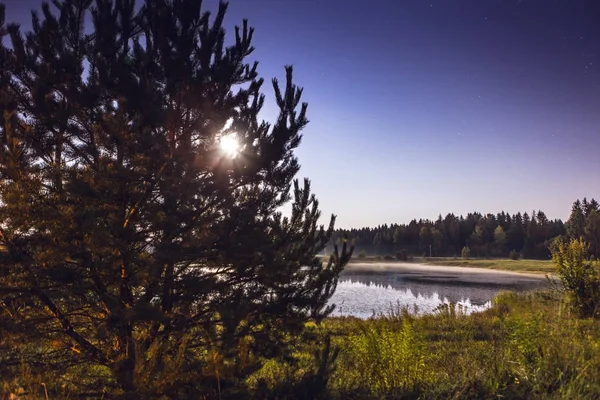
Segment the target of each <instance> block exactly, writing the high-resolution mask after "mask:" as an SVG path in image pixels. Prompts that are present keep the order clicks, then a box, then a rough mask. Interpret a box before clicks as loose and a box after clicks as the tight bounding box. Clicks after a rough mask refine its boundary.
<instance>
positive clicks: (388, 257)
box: [383, 254, 394, 261]
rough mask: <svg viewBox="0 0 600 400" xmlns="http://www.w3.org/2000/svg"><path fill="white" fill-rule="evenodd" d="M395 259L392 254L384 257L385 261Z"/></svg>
mask: <svg viewBox="0 0 600 400" xmlns="http://www.w3.org/2000/svg"><path fill="white" fill-rule="evenodd" d="M393 259H394V256H392V255H391V254H386V255H384V256H383V260H384V261H392V260H393Z"/></svg>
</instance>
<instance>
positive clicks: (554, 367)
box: [0, 292, 600, 400]
mask: <svg viewBox="0 0 600 400" xmlns="http://www.w3.org/2000/svg"><path fill="white" fill-rule="evenodd" d="M290 340H292V341H293V342H294V343H295V346H294V353H293V357H291V358H286V359H284V358H280V359H277V360H270V361H267V362H265V363H264V365H263V367H262V368H261V369H260V370H258V371H257V372H255V373H253V374H252V375H251V376H250V377H249V378H246V379H244V380H238V379H236V378H233V377H232V376H228V371H230V368H229V367H226V365H225V364H223V365H221V366H219V365H220V364H214V365H213V364H205V363H204V361H202V358H201V357H200V356H201V355H200V354H196V355H195V356H196V357H200V358H198V361H202V362H201V363H200V364H199V365H205V368H201V369H198V370H197V372H196V373H195V375H194V376H193V377H190V379H188V381H186V382H187V383H186V384H187V385H189V386H190V387H189V388H188V389H189V390H190V391H191V388H192V387H193V386H194V385H198V387H199V388H203V389H205V388H210V387H211V385H212V386H213V387H214V390H213V392H212V393H209V392H207V394H206V395H205V396H204V397H201V398H203V399H206V400H208V399H222V400H225V399H256V400H258V399H261V400H262V399H279V400H283V399H290V400H291V399H296V400H301V399H302V400H308V399H322V400H337V399H340V400H342V399H355V400H363V399H364V400H367V399H417V398H419V399H498V398H510V399H563V398H571V399H574V398H577V399H596V398H597V396H598V393H600V381H599V380H598V376H600V320H592V319H578V318H576V317H574V316H573V315H572V314H571V313H570V312H569V308H568V307H567V305H566V303H565V302H564V300H563V297H562V295H560V294H558V293H555V292H538V293H531V292H530V293H527V294H515V293H503V294H501V295H499V296H498V297H497V298H496V299H495V300H494V304H493V306H492V308H491V309H489V310H488V311H486V312H483V313H479V314H473V315H470V316H466V315H461V314H460V313H456V312H455V311H453V310H452V309H449V308H447V307H446V308H440V309H438V311H437V313H435V314H434V315H429V316H424V317H414V316H410V315H408V314H407V313H405V312H402V311H399V312H397V313H395V314H394V315H389V316H385V317H382V318H379V319H370V320H359V319H356V318H328V319H326V320H325V321H324V322H323V323H322V324H320V325H315V324H311V325H309V326H308V330H307V332H305V333H303V334H302V335H301V336H291V337H290ZM328 344H329V345H328ZM32 345H33V344H32ZM190 351H191V353H188V355H189V356H192V355H194V354H195V353H194V352H193V350H190ZM209 356H210V357H209ZM207 357H208V358H209V359H210V360H213V358H211V357H212V356H211V355H207ZM213 361H214V360H213ZM238 361H239V360H238ZM209 367H210V368H209ZM167 372H168V371H167ZM95 373H96V374H98V371H96V372H95ZM83 376H85V377H87V378H85V379H97V380H98V383H99V384H100V383H102V382H105V383H104V384H109V383H110V382H109V381H108V380H106V379H105V378H102V376H100V375H98V376H96V377H95V378H94V377H92V375H89V374H87V375H86V374H78V375H77V377H78V378H77V379H75V377H74V376H72V377H70V378H69V376H64V375H56V374H54V373H53V372H52V371H46V372H45V373H43V374H40V375H36V374H32V373H31V372H30V371H29V370H28V369H27V368H26V367H24V368H23V369H22V370H21V373H20V374H18V376H17V377H16V378H15V379H11V380H8V381H6V380H5V379H3V378H5V377H3V376H2V374H0V398H2V396H1V395H2V394H3V393H4V394H6V393H11V392H17V393H28V394H27V395H26V396H24V397H22V398H30V399H38V398H40V399H43V398H78V397H79V398H109V397H107V396H104V395H102V396H99V395H98V396H90V395H86V394H82V393H81V391H80V390H81V388H79V387H78V384H79V383H80V382H81V377H83ZM161 376H162V375H161ZM152 379H153V380H149V381H148V382H149V383H153V384H157V385H161V381H160V379H165V378H164V377H163V378H160V377H154V376H152ZM154 381H156V382H154ZM211 382H212V383H211ZM46 387H48V390H49V391H50V396H49V397H46V394H45V389H46ZM17 389H18V390H17ZM186 390H187V389H186ZM140 398H150V397H140ZM160 398H164V399H166V398H172V397H169V396H166V395H165V396H163V397H160ZM180 398H183V397H181V396H180ZM194 398H197V397H194Z"/></svg>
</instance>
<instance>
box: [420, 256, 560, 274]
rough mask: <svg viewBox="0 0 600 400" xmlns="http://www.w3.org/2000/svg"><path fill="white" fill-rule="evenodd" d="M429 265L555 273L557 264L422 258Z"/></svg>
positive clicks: (534, 261) (503, 260) (545, 261)
mask: <svg viewBox="0 0 600 400" xmlns="http://www.w3.org/2000/svg"><path fill="white" fill-rule="evenodd" d="M421 262H423V263H424V264H428V265H445V266H449V267H476V268H489V269H500V270H505V271H515V272H535V273H554V272H556V266H555V265H554V264H553V263H552V260H509V259H468V260H464V259H454V258H430V259H421Z"/></svg>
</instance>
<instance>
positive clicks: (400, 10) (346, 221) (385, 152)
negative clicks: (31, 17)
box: [6, 0, 600, 227]
mask: <svg viewBox="0 0 600 400" xmlns="http://www.w3.org/2000/svg"><path fill="white" fill-rule="evenodd" d="M6 3H7V8H8V10H7V11H8V19H9V20H12V21H14V20H19V21H23V18H25V13H24V12H23V8H25V9H30V8H31V7H33V6H36V5H37V4H39V2H37V1H33V0H31V1H30V0H28V1H14V0H9V1H7V2H6ZM206 3H207V5H209V7H211V8H213V7H214V5H215V4H216V0H212V1H207V2H206ZM595 3H598V2H594V1H578V0H569V1H567V0H564V1H552V0H530V1H527V0H523V1H512V0H510V1H509V0H505V1H494V0H479V1H466V0H456V1H450V0H446V1H433V0H430V1H411V0H397V1H392V0H371V1H363V0H361V1H359V0H231V1H230V8H229V13H228V16H227V18H226V26H228V27H233V25H235V24H239V23H241V20H242V18H248V19H249V23H250V25H251V26H254V27H255V28H256V32H255V38H254V45H255V47H256V52H255V54H254V57H255V58H256V59H257V60H259V61H260V68H259V71H260V74H261V75H262V76H264V77H265V78H267V79H268V78H271V77H273V76H277V77H280V78H283V65H285V64H293V65H294V70H295V77H296V82H297V83H298V84H299V85H301V86H303V87H304V88H305V97H304V99H305V101H307V102H308V103H309V115H308V117H309V119H310V120H311V123H310V124H309V126H308V128H307V129H306V131H305V137H304V141H303V143H302V145H301V147H300V149H299V151H298V155H299V158H300V162H301V164H302V170H301V172H300V175H301V176H308V177H309V178H311V180H312V182H313V189H314V191H315V193H316V194H317V197H318V198H319V200H320V202H321V206H322V209H323V211H324V214H326V215H327V214H329V213H335V214H337V215H338V226H340V227H358V226H364V225H370V226H373V225H377V224H382V223H392V222H408V221H409V220H410V219H412V218H436V217H437V215H438V214H446V213H448V212H453V213H456V214H461V213H467V212H471V211H480V212H483V213H487V212H493V213H495V212H499V211H501V210H504V211H508V212H511V213H514V212H517V211H521V212H522V211H531V210H533V209H536V210H537V209H542V210H544V211H545V212H546V213H547V215H548V216H549V217H550V218H566V217H568V214H569V210H570V206H571V204H572V202H573V201H574V200H575V199H577V198H582V197H584V196H587V197H588V198H589V197H596V198H598V197H600V179H599V178H600V156H599V155H600V4H597V5H595ZM230 31H232V29H230ZM265 88H266V89H269V91H268V92H267V97H268V99H269V100H271V99H272V96H271V92H270V87H267V86H266V87H265ZM274 115H275V114H274V110H273V108H272V103H268V104H267V109H266V110H265V118H267V119H272V117H273V116H274Z"/></svg>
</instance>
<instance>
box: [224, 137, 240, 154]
mask: <svg viewBox="0 0 600 400" xmlns="http://www.w3.org/2000/svg"><path fill="white" fill-rule="evenodd" d="M219 147H220V148H221V151H222V152H223V154H225V155H227V156H229V157H231V158H235V157H236V156H237V155H238V154H239V152H240V141H239V140H238V138H237V136H236V135H235V134H234V133H231V134H229V135H226V136H223V137H222V138H221V140H220V141H219Z"/></svg>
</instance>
